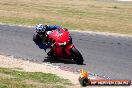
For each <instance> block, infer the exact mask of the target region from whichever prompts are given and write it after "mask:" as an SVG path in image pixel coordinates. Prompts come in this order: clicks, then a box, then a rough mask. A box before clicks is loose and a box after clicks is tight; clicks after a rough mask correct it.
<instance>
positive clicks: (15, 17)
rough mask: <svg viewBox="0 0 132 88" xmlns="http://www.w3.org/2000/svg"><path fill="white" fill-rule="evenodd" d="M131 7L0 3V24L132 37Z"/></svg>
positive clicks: (68, 0) (85, 0)
mask: <svg viewBox="0 0 132 88" xmlns="http://www.w3.org/2000/svg"><path fill="white" fill-rule="evenodd" d="M131 19H132V3H123V2H115V1H113V0H50V1H47V0H37V1H36V0H13V1H12V0H1V1H0V22H3V23H13V24H26V25H36V24H38V23H43V24H56V25H61V26H64V27H67V28H69V29H77V30H78V29H79V30H85V31H100V32H112V33H121V34H132V20H131Z"/></svg>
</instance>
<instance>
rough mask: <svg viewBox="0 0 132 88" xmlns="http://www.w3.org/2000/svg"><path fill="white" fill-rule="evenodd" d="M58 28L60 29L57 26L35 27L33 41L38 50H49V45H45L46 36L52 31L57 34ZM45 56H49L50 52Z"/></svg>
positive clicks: (40, 25) (41, 25)
mask: <svg viewBox="0 0 132 88" xmlns="http://www.w3.org/2000/svg"><path fill="white" fill-rule="evenodd" d="M60 28H62V27H61V26H57V25H43V24H38V25H36V27H35V33H34V34H33V41H34V42H35V44H36V45H37V46H38V47H39V48H40V49H44V50H45V51H46V49H47V48H49V45H48V44H47V43H46V41H47V38H46V34H49V33H51V31H52V30H57V31H58V32H59V29H60ZM47 54H48V56H49V55H50V54H51V50H50V51H49V52H48V53H47Z"/></svg>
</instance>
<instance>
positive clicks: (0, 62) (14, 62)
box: [0, 55, 80, 84]
mask: <svg viewBox="0 0 132 88" xmlns="http://www.w3.org/2000/svg"><path fill="white" fill-rule="evenodd" d="M0 67H5V68H14V69H17V70H24V71H28V72H44V73H51V74H56V75H57V76H60V77H62V78H64V79H69V80H70V81H71V82H72V84H79V82H78V77H79V76H80V74H77V73H76V74H75V73H73V72H69V71H64V70H62V69H60V68H59V67H58V66H53V65H51V64H48V63H43V64H39V63H33V62H30V61H24V60H21V59H16V58H14V57H12V56H3V55H0Z"/></svg>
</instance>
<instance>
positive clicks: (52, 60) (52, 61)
mask: <svg viewBox="0 0 132 88" xmlns="http://www.w3.org/2000/svg"><path fill="white" fill-rule="evenodd" d="M45 58H46V59H44V61H43V62H50V63H64V64H76V63H75V62H74V61H73V60H71V59H63V58H51V57H45ZM83 65H85V64H83Z"/></svg>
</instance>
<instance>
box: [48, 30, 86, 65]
mask: <svg viewBox="0 0 132 88" xmlns="http://www.w3.org/2000/svg"><path fill="white" fill-rule="evenodd" d="M47 40H48V42H47V43H48V44H50V47H51V52H50V56H52V57H54V58H65V59H72V60H74V61H75V62H76V63H77V64H79V65H82V64H83V61H84V60H83V57H82V55H81V53H80V52H79V51H78V50H77V49H76V48H75V46H74V45H73V43H72V37H71V36H70V33H69V31H68V29H63V28H60V29H59V30H52V32H51V33H50V34H48V35H47Z"/></svg>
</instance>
